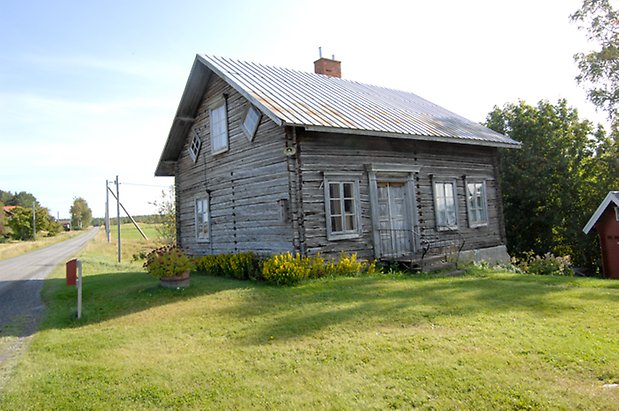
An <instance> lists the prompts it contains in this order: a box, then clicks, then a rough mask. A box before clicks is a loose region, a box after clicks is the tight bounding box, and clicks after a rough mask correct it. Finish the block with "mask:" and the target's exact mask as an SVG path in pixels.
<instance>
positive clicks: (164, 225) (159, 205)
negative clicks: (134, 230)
mask: <svg viewBox="0 0 619 411" xmlns="http://www.w3.org/2000/svg"><path fill="white" fill-rule="evenodd" d="M151 204H153V205H154V206H155V208H156V210H157V220H156V221H157V223H158V225H157V234H159V239H160V240H161V241H162V242H163V243H165V244H168V245H174V244H176V205H175V195H174V186H170V188H169V189H168V192H167V193H166V192H165V190H161V199H160V200H159V201H153V202H152V203H151Z"/></svg>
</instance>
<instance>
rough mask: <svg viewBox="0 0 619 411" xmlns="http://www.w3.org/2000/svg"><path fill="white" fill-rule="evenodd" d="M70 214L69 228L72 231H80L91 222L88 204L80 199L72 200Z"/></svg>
mask: <svg viewBox="0 0 619 411" xmlns="http://www.w3.org/2000/svg"><path fill="white" fill-rule="evenodd" d="M70 212H71V228H73V229H74V230H82V229H84V228H86V227H88V226H90V223H91V221H92V210H91V209H90V207H88V203H87V202H86V200H84V199H83V198H82V197H76V198H75V199H73V205H72V206H71V209H70Z"/></svg>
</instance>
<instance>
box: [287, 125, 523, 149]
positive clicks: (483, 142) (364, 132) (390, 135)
mask: <svg viewBox="0 0 619 411" xmlns="http://www.w3.org/2000/svg"><path fill="white" fill-rule="evenodd" d="M286 125H291V126H302V127H304V128H305V129H306V130H307V131H315V132H320V133H341V134H356V135H364V136H373V137H387V138H402V139H409V140H421V141H433V142H441V143H451V144H468V145H475V146H484V147H498V148H521V147H522V144H521V143H520V142H517V141H515V140H511V141H513V143H504V142H498V141H487V140H481V139H479V140H476V139H465V138H458V137H446V136H425V135H414V134H401V133H390V132H386V131H377V130H359V129H349V128H336V127H325V126H315V125H299V124H286Z"/></svg>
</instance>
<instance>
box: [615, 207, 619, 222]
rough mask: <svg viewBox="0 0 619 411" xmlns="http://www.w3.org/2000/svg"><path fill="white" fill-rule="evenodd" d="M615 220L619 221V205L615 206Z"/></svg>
mask: <svg viewBox="0 0 619 411" xmlns="http://www.w3.org/2000/svg"><path fill="white" fill-rule="evenodd" d="M615 220H617V221H619V207H615Z"/></svg>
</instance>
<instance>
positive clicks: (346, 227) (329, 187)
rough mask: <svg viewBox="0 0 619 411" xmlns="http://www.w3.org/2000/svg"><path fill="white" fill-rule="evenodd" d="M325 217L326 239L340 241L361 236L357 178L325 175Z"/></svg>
mask: <svg viewBox="0 0 619 411" xmlns="http://www.w3.org/2000/svg"><path fill="white" fill-rule="evenodd" d="M324 186H325V212H326V214H325V217H326V220H327V239H329V240H341V239H348V238H356V237H359V236H360V235H361V207H360V200H359V178H358V177H355V176H350V175H335V174H334V175H325V180H324Z"/></svg>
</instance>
